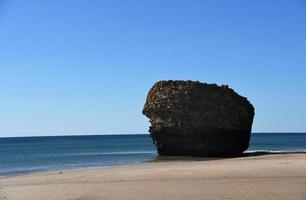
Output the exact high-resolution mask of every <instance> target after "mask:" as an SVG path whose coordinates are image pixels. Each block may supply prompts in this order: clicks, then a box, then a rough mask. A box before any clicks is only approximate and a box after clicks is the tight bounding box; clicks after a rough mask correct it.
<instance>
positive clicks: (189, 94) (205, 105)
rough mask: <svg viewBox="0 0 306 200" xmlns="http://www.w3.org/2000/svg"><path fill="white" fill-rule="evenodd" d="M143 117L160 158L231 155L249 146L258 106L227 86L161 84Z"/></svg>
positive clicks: (155, 87) (189, 82) (157, 84)
mask: <svg viewBox="0 0 306 200" xmlns="http://www.w3.org/2000/svg"><path fill="white" fill-rule="evenodd" d="M143 114H144V115H146V116H147V117H148V118H150V122H151V126H150V130H149V132H150V135H151V137H152V139H153V142H154V144H155V145H156V147H157V150H158V153H159V154H160V155H178V156H180V155H190V156H232V155H237V154H241V153H242V152H243V151H245V150H246V149H247V148H248V146H249V140H250V133H251V128H252V122H253V118H254V107H253V106H252V104H250V102H249V101H248V100H247V99H246V98H245V97H242V96H240V95H238V94H237V93H236V92H235V91H234V90H233V89H231V88H229V87H228V86H227V85H222V86H218V85H216V84H206V83H200V82H198V81H159V82H157V83H156V84H155V85H154V86H153V87H152V88H151V90H150V91H149V93H148V96H147V101H146V103H145V105H144V109H143Z"/></svg>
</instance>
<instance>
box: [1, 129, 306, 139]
mask: <svg viewBox="0 0 306 200" xmlns="http://www.w3.org/2000/svg"><path fill="white" fill-rule="evenodd" d="M288 133H289V134H306V131H304V132H251V134H288ZM125 135H126V136H133V135H150V133H106V134H88V135H87V134H75V135H73V134H67V135H65V134H63V135H60V134H59V135H25V136H0V139H2V138H35V137H82V136H89V137H90V136H125Z"/></svg>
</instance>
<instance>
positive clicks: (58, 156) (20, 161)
mask: <svg viewBox="0 0 306 200" xmlns="http://www.w3.org/2000/svg"><path fill="white" fill-rule="evenodd" d="M262 151H264V152H272V153H273V152H276V153H279V152H291V151H292V152H306V133H253V134H252V137H251V141H250V147H249V149H248V152H262ZM156 158H158V155H157V152H156V148H155V146H154V145H153V144H152V140H151V138H150V136H149V135H147V134H142V135H140V134H139V135H101V136H55V137H16V138H13V137H12V138H0V176H6V175H12V174H18V173H28V172H33V171H43V170H54V169H66V168H77V167H101V166H113V165H122V164H131V163H140V162H147V161H154V160H156Z"/></svg>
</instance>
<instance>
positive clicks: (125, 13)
mask: <svg viewBox="0 0 306 200" xmlns="http://www.w3.org/2000/svg"><path fill="white" fill-rule="evenodd" d="M305 36H306V2H305V1H304V0H269V1H266V0H258V1H245V0H236V1H227V0H222V1H221V0H205V1H202V0H154V1H153V0H152V1H151V0H148V1H143V0H126V1H119V0H112V1H103V0H92V1H81V0H73V1H72V0H61V1H60V0H53V1H39V0H27V1H21V0H10V1H8V0H7V1H3V0H0V113H1V114H0V137H1V136H28V135H66V134H118V133H147V129H148V126H149V123H148V119H146V118H145V116H143V115H142V114H141V110H142V106H143V104H144V102H145V98H146V95H147V92H148V90H149V89H150V87H151V86H152V85H153V84H154V82H155V81H158V80H162V79H165V80H168V79H183V80H185V79H191V80H199V81H202V82H208V83H217V84H229V85H230V87H232V88H233V89H235V90H236V91H237V92H238V93H239V94H241V95H243V96H247V97H248V99H249V100H250V101H251V102H252V104H253V105H254V106H255V108H256V116H255V120H254V124H253V132H303V131H304V132H305V131H306V78H305V77H306V37H305Z"/></svg>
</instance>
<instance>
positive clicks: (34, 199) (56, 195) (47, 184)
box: [0, 154, 306, 200]
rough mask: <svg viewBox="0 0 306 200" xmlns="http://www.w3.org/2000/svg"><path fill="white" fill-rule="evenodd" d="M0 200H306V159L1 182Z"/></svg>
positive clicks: (158, 166) (178, 164)
mask: <svg viewBox="0 0 306 200" xmlns="http://www.w3.org/2000/svg"><path fill="white" fill-rule="evenodd" d="M0 199H1V200H99V199H101V200H107V199H124V200H129V199H130V200H137V199H146V200H151V199H152V200H153V199H154V200H157V199H176V200H186V199H261V200H262V199H304V200H305V199H306V154H278V155H263V156H251V157H243V158H228V159H220V160H211V161H163V162H153V163H143V164H135V165H126V166H116V167H109V168H99V169H97V168H96V169H93V168H91V169H74V170H63V171H51V172H40V173H35V174H28V175H21V176H15V177H6V178H1V179H0Z"/></svg>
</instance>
